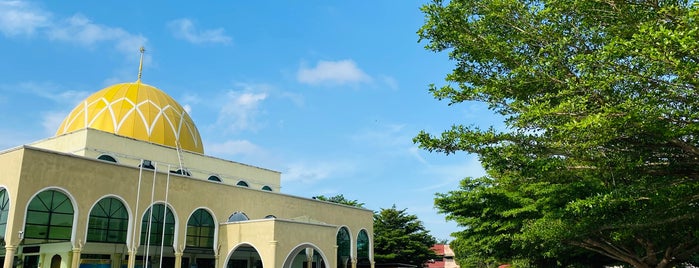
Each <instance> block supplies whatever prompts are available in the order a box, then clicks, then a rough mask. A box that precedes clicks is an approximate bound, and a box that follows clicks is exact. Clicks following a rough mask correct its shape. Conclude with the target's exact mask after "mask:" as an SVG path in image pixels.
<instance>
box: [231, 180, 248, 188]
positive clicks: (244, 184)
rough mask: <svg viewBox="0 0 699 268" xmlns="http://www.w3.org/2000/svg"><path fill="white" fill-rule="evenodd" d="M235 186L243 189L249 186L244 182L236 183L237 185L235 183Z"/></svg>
mask: <svg viewBox="0 0 699 268" xmlns="http://www.w3.org/2000/svg"><path fill="white" fill-rule="evenodd" d="M235 185H238V186H243V187H250V186H249V185H248V183H247V182H245V181H238V183H236V184H235Z"/></svg>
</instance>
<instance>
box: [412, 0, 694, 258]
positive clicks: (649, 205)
mask: <svg viewBox="0 0 699 268" xmlns="http://www.w3.org/2000/svg"><path fill="white" fill-rule="evenodd" d="M422 11H423V12H424V13H425V15H426V19H425V24H424V26H423V27H422V28H421V29H420V30H419V31H418V34H419V36H420V40H422V41H427V45H426V48H427V49H429V50H432V51H446V52H448V53H449V58H450V59H451V60H453V61H454V62H455V68H454V70H453V72H451V73H450V74H448V75H447V76H446V80H447V83H446V84H445V85H442V86H434V85H433V86H431V88H430V91H431V92H432V93H433V94H434V96H435V98H437V99H440V100H448V101H449V105H456V104H459V103H463V102H468V101H477V102H483V103H486V104H487V105H488V107H489V108H490V109H491V110H493V111H494V112H496V113H498V114H500V115H502V116H504V118H505V124H506V126H507V128H506V129H504V130H498V129H494V128H489V129H481V128H479V127H475V126H464V125H455V126H453V127H452V128H451V129H450V130H446V131H444V132H443V133H442V134H441V135H432V134H430V133H427V132H424V131H423V132H421V133H419V134H418V136H417V137H416V138H415V139H414V140H415V142H417V143H419V144H420V146H421V147H422V148H424V149H427V150H429V151H437V152H443V153H446V154H451V153H454V152H456V151H465V152H469V153H474V154H477V155H478V156H479V159H480V161H481V162H482V164H483V166H484V168H485V169H486V171H487V176H486V177H484V178H475V179H474V178H467V179H465V180H464V181H463V182H462V185H461V188H460V189H458V190H455V191H452V192H450V193H447V194H440V195H438V197H437V199H436V204H437V207H438V208H439V209H440V211H442V212H443V213H446V214H447V216H448V217H449V218H451V219H454V220H456V221H457V222H458V223H459V224H461V225H462V226H464V227H465V230H463V231H461V232H459V233H457V234H456V236H457V238H456V240H454V241H453V243H452V244H453V245H454V247H455V251H456V253H457V259H458V258H460V256H459V255H460V254H461V255H462V256H464V255H467V254H475V253H478V252H477V250H476V249H477V247H482V248H483V249H485V250H487V251H486V252H481V253H480V254H481V256H478V257H477V258H480V259H482V260H483V261H484V262H486V263H487V262H491V261H492V262H495V261H512V260H520V259H528V260H529V261H530V262H531V263H534V262H537V261H545V260H553V259H557V260H560V259H563V260H565V261H566V262H567V263H572V262H574V261H573V259H575V258H577V257H579V256H584V255H583V254H598V255H603V256H606V257H608V258H610V259H613V260H615V261H618V262H623V263H627V264H629V265H632V266H634V267H659V268H660V267H673V266H676V265H681V263H683V262H688V261H690V260H692V258H694V259H696V253H697V252H698V251H699V228H698V227H699V221H698V218H699V217H698V216H699V195H697V192H699V135H697V133H699V107H697V103H699V94H698V93H697V86H698V85H699V42H697V40H699V28H698V25H699V3H697V2H696V1H690V0H686V1H680V0H676V1H664V0H647V1H644V0H639V1H622V0H570V1H554V0H551V1H535V0H531V1H516V0H452V1H449V2H443V1H441V0H435V1H434V2H432V3H429V4H427V5H425V6H423V8H422ZM581 250H584V251H581ZM568 253H572V255H568V256H570V257H566V256H567V255H566V254H568ZM593 256H594V255H593ZM468 258H470V256H468V255H467V256H464V259H468Z"/></svg>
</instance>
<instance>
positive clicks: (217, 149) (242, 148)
mask: <svg viewBox="0 0 699 268" xmlns="http://www.w3.org/2000/svg"><path fill="white" fill-rule="evenodd" d="M207 153H209V154H218V155H226V156H233V155H259V154H262V153H263V150H262V149H261V148H260V147H258V146H257V145H255V144H253V143H252V142H250V141H247V140H229V141H225V142H223V143H212V144H209V145H208V146H207Z"/></svg>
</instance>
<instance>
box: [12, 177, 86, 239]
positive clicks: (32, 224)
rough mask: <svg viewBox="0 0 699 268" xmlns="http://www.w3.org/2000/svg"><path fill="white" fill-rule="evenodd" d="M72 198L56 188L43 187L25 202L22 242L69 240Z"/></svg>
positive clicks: (71, 223)
mask: <svg viewBox="0 0 699 268" xmlns="http://www.w3.org/2000/svg"><path fill="white" fill-rule="evenodd" d="M74 207H75V206H74V204H73V200H72V199H71V198H70V197H69V196H68V195H67V194H65V193H64V192H62V191H59V190H57V189H51V188H49V189H44V190H42V191H40V192H38V193H37V194H36V195H34V196H33V197H32V198H31V201H29V204H27V212H26V218H25V221H24V242H25V243H27V244H32V243H46V242H64V241H70V240H71V237H72V235H73V226H74V222H75V209H74Z"/></svg>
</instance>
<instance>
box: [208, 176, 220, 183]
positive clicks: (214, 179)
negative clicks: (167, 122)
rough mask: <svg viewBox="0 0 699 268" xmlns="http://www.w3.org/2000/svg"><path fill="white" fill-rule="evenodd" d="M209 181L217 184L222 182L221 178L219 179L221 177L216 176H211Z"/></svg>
mask: <svg viewBox="0 0 699 268" xmlns="http://www.w3.org/2000/svg"><path fill="white" fill-rule="evenodd" d="M207 180H210V181H216V182H221V178H219V177H218V176H216V175H211V176H209V178H208V179H207Z"/></svg>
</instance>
